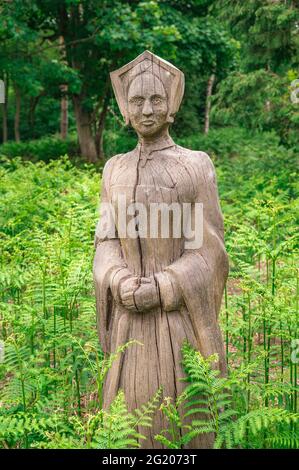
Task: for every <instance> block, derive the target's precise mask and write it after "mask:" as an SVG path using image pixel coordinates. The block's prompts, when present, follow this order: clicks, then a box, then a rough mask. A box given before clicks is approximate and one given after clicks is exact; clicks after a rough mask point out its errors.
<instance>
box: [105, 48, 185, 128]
mask: <svg viewBox="0 0 299 470" xmlns="http://www.w3.org/2000/svg"><path fill="white" fill-rule="evenodd" d="M143 73H151V74H153V75H154V76H155V77H157V78H158V79H159V80H161V82H162V83H163V85H164V88H165V92H166V95H167V97H168V115H167V119H168V121H169V122H173V119H174V116H175V114H176V113H177V111H178V109H179V107H180V104H181V101H182V98H183V95H184V85H185V80H184V74H183V72H181V71H180V70H179V69H177V68H176V67H174V65H172V64H170V63H169V62H167V61H166V60H163V59H161V58H160V57H158V56H156V55H154V54H152V53H151V52H149V51H144V52H143V53H142V54H141V55H139V56H138V57H136V59H134V60H132V61H131V62H129V63H128V64H126V65H124V66H123V67H121V68H120V69H118V70H115V71H114V72H111V73H110V77H111V82H112V86H113V90H114V94H115V97H116V101H117V104H118V106H119V109H120V112H121V114H122V115H123V117H124V119H125V122H126V124H129V116H128V92H129V87H130V85H131V83H132V81H133V80H134V79H135V78H137V76H139V75H142V74H143Z"/></svg>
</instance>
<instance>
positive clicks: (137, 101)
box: [130, 96, 144, 106]
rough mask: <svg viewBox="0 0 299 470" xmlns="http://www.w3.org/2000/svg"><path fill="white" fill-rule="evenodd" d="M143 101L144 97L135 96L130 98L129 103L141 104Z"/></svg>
mask: <svg viewBox="0 0 299 470" xmlns="http://www.w3.org/2000/svg"><path fill="white" fill-rule="evenodd" d="M143 102H144V98H142V97H141V96H136V97H135V98H132V99H131V100H130V103H133V104H136V105H137V106H141V105H142V104H143Z"/></svg>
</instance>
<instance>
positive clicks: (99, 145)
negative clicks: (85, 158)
mask: <svg viewBox="0 0 299 470" xmlns="http://www.w3.org/2000/svg"><path fill="white" fill-rule="evenodd" d="M108 105H109V97H108V95H107V96H106V97H105V99H104V104H103V109H102V111H101V114H100V118H99V123H98V128H97V132H96V149H97V154H98V156H99V160H101V159H103V158H104V148H103V132H104V127H105V120H106V115H107V112H108Z"/></svg>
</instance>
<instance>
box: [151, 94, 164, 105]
mask: <svg viewBox="0 0 299 470" xmlns="http://www.w3.org/2000/svg"><path fill="white" fill-rule="evenodd" d="M162 101H163V99H162V98H161V97H160V96H154V98H152V103H153V104H161V103H162Z"/></svg>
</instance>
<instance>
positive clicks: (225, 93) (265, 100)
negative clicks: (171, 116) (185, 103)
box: [213, 0, 299, 145]
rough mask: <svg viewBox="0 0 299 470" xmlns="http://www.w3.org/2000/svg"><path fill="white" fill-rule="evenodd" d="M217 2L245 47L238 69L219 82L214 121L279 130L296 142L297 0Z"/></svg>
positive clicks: (298, 115)
mask: <svg viewBox="0 0 299 470" xmlns="http://www.w3.org/2000/svg"><path fill="white" fill-rule="evenodd" d="M216 7H217V14H218V15H219V16H220V17H222V18H224V19H225V20H226V24H227V26H228V27H229V28H230V30H231V33H232V34H234V35H235V37H236V39H238V41H239V42H240V45H241V47H240V67H239V69H238V70H236V71H234V73H232V74H231V75H229V76H228V78H227V79H226V80H223V81H222V82H221V83H220V84H219V87H218V92H217V94H216V97H215V101H214V103H215V106H214V113H213V115H214V122H215V123H217V124H218V125H231V124H235V123H236V122H238V123H239V124H240V125H242V126H244V127H247V128H249V129H255V128H258V129H260V130H273V129H275V131H276V132H277V133H278V134H279V136H280V138H281V139H282V141H283V142H284V143H290V144H291V145H292V144H293V143H294V141H295V140H296V132H298V124H299V110H298V106H296V105H295V104H293V103H292V102H291V100H290V94H291V83H292V81H293V80H295V79H296V78H298V76H299V75H298V66H299V23H298V18H299V2H298V0H275V1H273V0H251V1H250V2H243V1H241V0H219V1H218V2H216Z"/></svg>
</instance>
